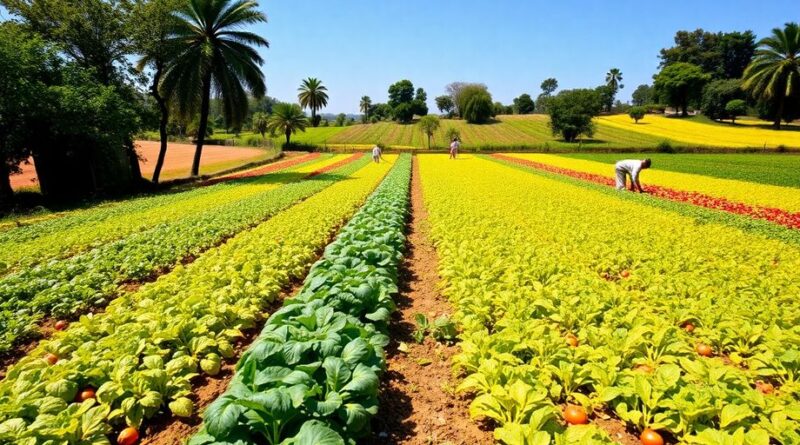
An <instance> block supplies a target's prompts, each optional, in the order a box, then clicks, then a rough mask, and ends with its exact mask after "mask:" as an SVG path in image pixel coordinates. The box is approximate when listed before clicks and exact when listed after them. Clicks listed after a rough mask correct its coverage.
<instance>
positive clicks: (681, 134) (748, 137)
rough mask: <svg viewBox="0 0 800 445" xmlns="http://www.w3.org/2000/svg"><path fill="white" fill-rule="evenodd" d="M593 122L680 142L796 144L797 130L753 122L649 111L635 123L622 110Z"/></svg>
mask: <svg viewBox="0 0 800 445" xmlns="http://www.w3.org/2000/svg"><path fill="white" fill-rule="evenodd" d="M597 122H598V124H599V127H600V128H602V127H603V126H609V127H614V128H617V129H621V130H628V131H633V132H637V133H642V134H646V135H649V136H657V137H661V138H664V139H670V140H673V141H676V142H678V143H682V144H681V145H683V144H688V145H690V146H698V147H720V148H748V147H750V148H764V147H766V148H776V147H778V146H780V145H783V146H786V147H792V148H800V132H798V131H776V130H772V129H769V128H763V127H756V126H755V125H749V126H747V127H743V126H732V125H731V126H728V125H725V124H719V125H715V124H710V123H702V122H696V121H691V120H686V119H678V118H668V117H664V116H659V115H650V114H649V115H647V116H645V118H644V119H643V120H641V121H639V123H638V124H636V123H634V122H633V120H632V119H631V118H630V117H629V116H628V115H625V114H618V115H614V116H602V117H599V118H597ZM761 123H762V124H763V122H761Z"/></svg>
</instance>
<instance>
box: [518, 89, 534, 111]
mask: <svg viewBox="0 0 800 445" xmlns="http://www.w3.org/2000/svg"><path fill="white" fill-rule="evenodd" d="M535 109H536V106H535V104H534V103H533V99H531V95H530V94H527V93H523V94H520V96H519V97H518V98H516V99H514V110H515V111H516V113H518V114H531V113H533V111H534V110H535Z"/></svg>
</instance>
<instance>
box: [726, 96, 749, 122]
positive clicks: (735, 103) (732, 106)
mask: <svg viewBox="0 0 800 445" xmlns="http://www.w3.org/2000/svg"><path fill="white" fill-rule="evenodd" d="M725 113H726V114H727V115H728V118H730V120H731V121H732V122H736V117H737V116H742V115H745V114H747V102H745V101H744V100H742V99H733V100H732V101H730V102H728V103H727V104H725Z"/></svg>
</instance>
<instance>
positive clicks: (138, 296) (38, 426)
mask: <svg viewBox="0 0 800 445" xmlns="http://www.w3.org/2000/svg"><path fill="white" fill-rule="evenodd" d="M361 166H363V164H361V163H359V164H354V165H351V166H350V167H348V170H349V171H340V172H339V174H338V175H335V174H325V175H322V176H320V177H318V179H315V181H332V180H333V179H334V178H335V177H336V176H339V175H347V180H344V181H339V182H336V183H335V184H333V185H331V186H330V187H328V188H326V189H325V190H323V191H321V192H320V193H317V194H316V195H314V196H311V197H310V198H308V199H306V200H305V201H303V202H301V203H299V204H297V205H295V206H292V207H290V208H289V209H287V210H285V211H283V212H280V213H278V214H277V215H275V216H274V217H272V218H271V219H269V220H268V221H266V222H264V223H262V224H261V225H259V226H257V227H255V228H254V229H252V230H249V231H244V232H241V233H240V234H238V235H237V236H235V237H233V238H231V239H230V240H228V242H226V243H225V244H223V245H222V246H220V247H218V248H215V249H211V250H209V251H207V252H206V253H205V254H203V255H202V256H200V257H199V258H198V259H197V260H196V261H195V262H193V263H192V264H190V265H188V266H185V267H184V266H178V267H176V268H175V269H174V270H173V271H172V272H170V273H169V274H166V275H163V276H161V277H159V278H158V280H156V281H155V282H153V283H150V284H146V285H144V286H142V287H141V288H140V289H139V290H138V291H137V292H134V293H131V294H127V295H124V296H121V297H120V298H118V299H117V300H114V301H113V302H112V303H111V304H110V305H109V306H108V308H107V310H106V311H105V312H103V313H100V314H95V315H89V316H83V317H81V319H80V320H79V321H78V322H76V323H73V324H72V325H70V326H69V327H68V328H67V329H66V330H65V331H63V332H61V333H58V334H56V335H55V336H54V337H53V338H52V339H51V340H47V341H44V342H42V343H41V344H40V345H39V346H38V347H37V348H36V349H35V350H33V351H32V352H31V353H30V354H29V355H28V356H27V357H25V358H24V359H22V360H21V361H20V362H19V363H18V364H17V365H15V366H13V367H12V368H10V370H9V371H8V374H7V376H6V378H5V379H4V380H3V381H2V382H0V443H2V444H11V443H13V444H21V445H49V444H53V443H59V444H69V445H72V444H88V443H96V444H103V443H108V439H107V435H108V434H110V433H111V431H112V430H114V429H119V428H122V427H123V426H124V425H126V424H127V425H130V426H133V427H135V428H138V427H139V426H140V425H141V423H142V422H143V421H144V420H145V419H148V418H151V417H153V416H156V415H160V416H166V415H169V413H171V414H173V415H175V416H189V415H191V414H192V411H193V409H194V407H193V403H192V401H191V399H190V398H189V395H190V394H191V392H192V379H193V378H194V377H195V376H197V375H198V374H207V375H215V374H217V373H218V372H219V370H220V366H221V362H222V361H223V360H224V359H226V358H232V357H233V356H234V355H235V352H234V345H235V343H236V342H237V341H238V340H239V339H240V338H241V337H242V334H243V331H244V330H247V329H251V328H253V327H255V325H256V323H257V322H258V320H260V319H262V318H263V316H264V313H263V311H264V309H265V308H266V307H267V305H268V304H269V303H271V302H273V301H274V300H275V299H276V298H278V296H279V295H280V293H281V289H282V288H283V287H285V286H287V285H288V284H289V283H290V282H291V281H292V280H294V279H298V278H300V277H301V276H302V275H303V274H304V273H305V271H306V270H307V268H308V266H309V265H310V263H311V262H312V261H313V260H314V259H315V258H316V256H317V252H319V251H320V250H321V249H322V248H323V247H324V246H325V244H326V243H327V242H328V241H329V239H330V238H331V236H332V235H333V234H334V233H335V231H336V229H337V227H339V226H340V225H341V224H342V223H344V222H345V221H346V220H347V219H349V218H350V217H351V216H352V215H353V214H354V213H355V211H356V210H357V208H358V207H359V206H360V205H361V204H362V203H363V202H364V200H365V199H366V198H367V196H368V195H369V194H370V193H371V192H372V191H373V190H374V189H375V187H376V185H377V184H378V182H379V181H380V180H381V179H382V178H383V177H384V175H385V174H386V172H387V171H388V169H389V167H388V165H387V164H380V165H375V164H369V165H367V166H363V168H359V167H361ZM87 393H88V394H87ZM76 394H77V395H76ZM76 397H77V398H76Z"/></svg>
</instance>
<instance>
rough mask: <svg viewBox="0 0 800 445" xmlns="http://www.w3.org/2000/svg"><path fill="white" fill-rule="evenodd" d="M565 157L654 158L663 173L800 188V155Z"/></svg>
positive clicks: (601, 156)
mask: <svg viewBox="0 0 800 445" xmlns="http://www.w3.org/2000/svg"><path fill="white" fill-rule="evenodd" d="M562 156H567V157H571V158H578V159H586V160H590V161H598V162H604V163H606V164H613V163H614V162H616V161H618V160H620V159H622V158H650V159H652V160H653V164H654V165H657V166H658V168H659V169H660V170H669V171H674V172H680V173H693V174H698V175H705V176H713V177H716V178H725V179H737V180H740V181H749V182H758V183H762V184H771V185H782V186H786V187H800V156H798V155H794V154H779V153H776V154H760V153H759V154H755V153H717V154H662V153H632V154H625V155H620V154H614V153H571V154H564V155H562Z"/></svg>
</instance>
